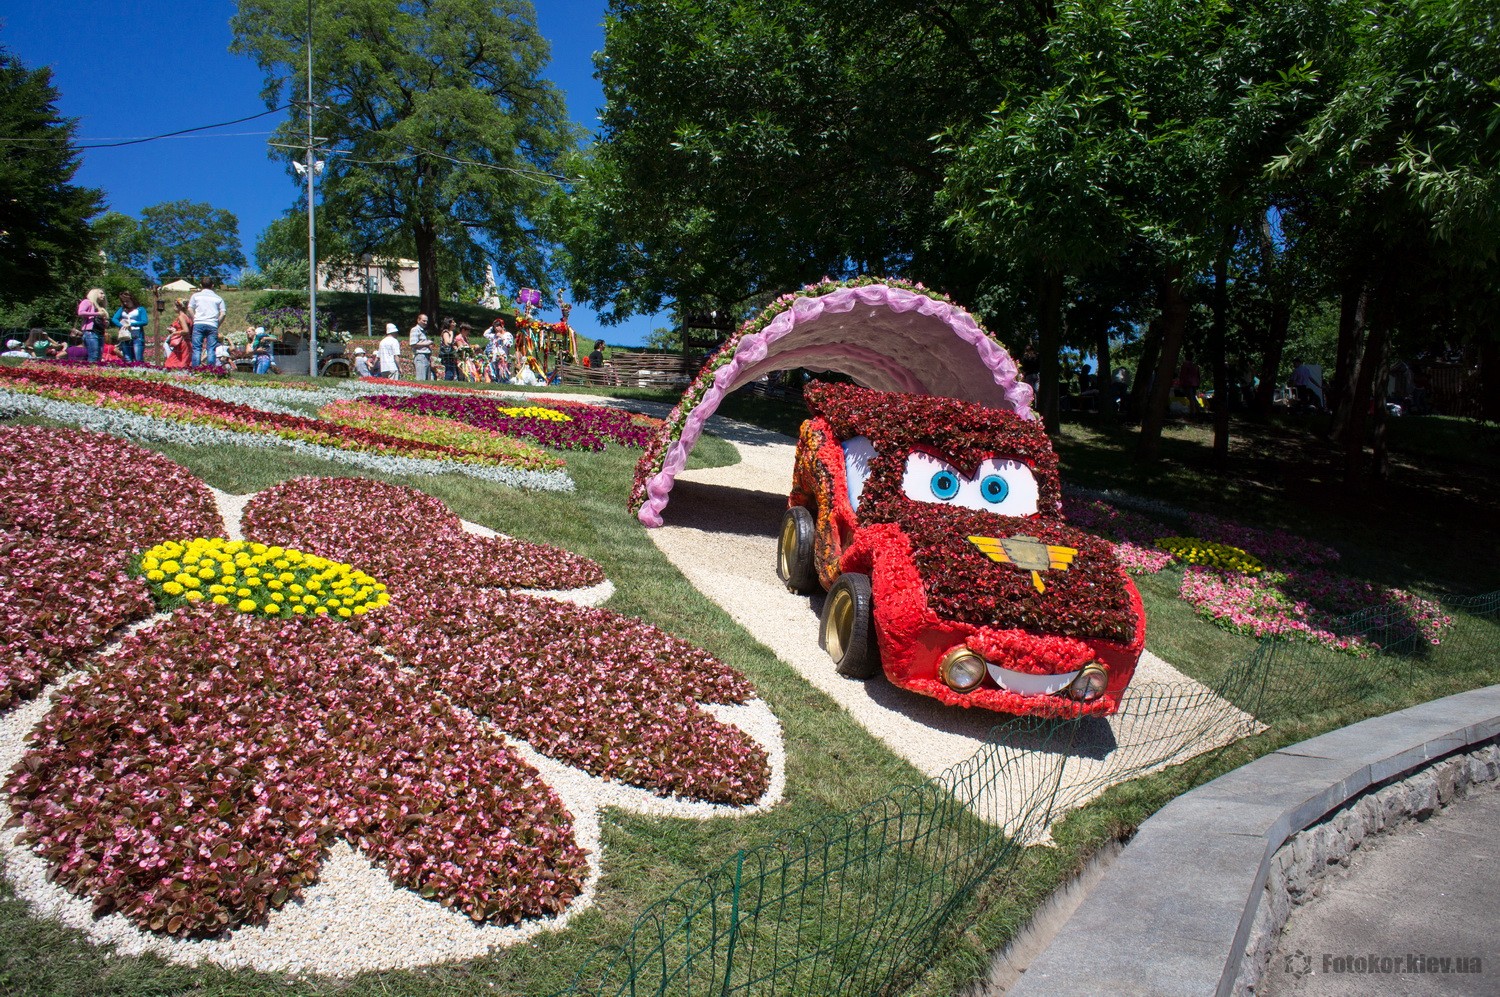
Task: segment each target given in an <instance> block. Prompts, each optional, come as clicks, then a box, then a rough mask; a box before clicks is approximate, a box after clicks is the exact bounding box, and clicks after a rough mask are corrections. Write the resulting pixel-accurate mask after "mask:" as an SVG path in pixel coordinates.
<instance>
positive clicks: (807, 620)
mask: <svg viewBox="0 0 1500 997" xmlns="http://www.w3.org/2000/svg"><path fill="white" fill-rule="evenodd" d="M708 429H709V431H710V432H712V433H714V435H716V436H720V437H723V438H724V439H727V440H729V441H730V442H732V443H733V444H734V445H735V447H736V449H738V451H739V453H740V457H741V460H740V463H738V464H734V465H731V466H729V467H717V468H710V469H706V470H695V471H685V472H683V473H682V474H680V475H678V477H677V483H676V486H675V487H674V488H673V491H672V501H671V502H670V503H669V504H668V505H667V507H666V510H665V512H664V515H665V518H666V525H664V526H661V527H659V528H657V529H654V530H648V531H647V533H648V535H649V536H650V537H651V539H652V540H653V541H654V542H655V543H656V545H657V546H658V547H659V548H661V550H662V552H663V553H664V554H666V556H667V558H668V559H669V560H670V561H671V562H672V563H673V564H674V565H676V567H677V568H678V570H680V571H681V572H682V573H683V574H684V575H686V576H687V578H688V580H689V581H690V582H691V583H692V584H693V585H694V586H696V587H697V588H698V589H699V590H700V591H701V592H703V594H704V595H706V596H708V598H710V599H712V600H713V601H714V602H716V603H717V604H718V605H719V606H721V607H723V609H724V610H725V612H727V613H728V614H729V615H730V616H731V617H733V618H734V620H735V622H737V623H739V624H740V625H741V626H743V627H744V628H745V629H746V630H748V631H749V632H750V634H751V635H752V636H753V637H754V638H755V639H756V640H758V641H760V642H761V643H762V644H764V645H765V646H766V647H768V648H770V649H771V650H772V651H773V652H774V653H775V654H776V656H777V657H778V658H780V659H781V660H782V661H784V662H786V663H787V664H788V665H790V666H791V667H792V668H794V669H795V670H796V671H797V672H798V674H800V675H802V676H803V677H804V678H806V679H807V680H808V681H809V682H811V683H812V684H813V685H814V686H816V687H817V688H818V689H819V690H821V691H823V692H825V693H827V694H828V695H829V696H830V697H832V698H833V699H834V700H836V701H837V702H838V703H839V704H840V705H842V706H843V707H844V708H845V709H846V710H848V711H849V713H850V714H851V715H852V716H853V717H854V719H855V720H857V721H859V723H861V724H862V725H863V726H864V727H865V728H866V729H868V730H869V731H870V733H872V734H874V735H875V736H876V737H878V738H880V739H881V740H882V741H884V742H885V743H886V744H887V745H888V746H889V747H890V748H891V750H892V751H894V752H896V754H898V755H900V756H901V757H902V758H905V759H906V760H907V761H909V762H911V764H912V765H914V766H915V767H916V768H917V769H919V770H920V771H921V772H923V773H924V774H926V775H929V776H936V775H938V774H939V773H941V772H943V771H944V770H945V769H948V768H949V767H950V766H953V765H956V764H958V763H960V762H963V761H965V760H967V759H970V758H971V757H973V756H974V754H975V753H976V752H977V751H978V750H979V749H980V748H981V747H983V746H984V744H985V743H986V741H987V737H988V735H989V733H990V731H991V729H992V728H993V727H994V726H995V725H996V724H998V723H1001V722H1003V721H1005V720H1006V717H1005V716H1003V715H1000V714H996V713H991V712H989V711H987V710H979V709H975V710H965V709H956V708H952V707H947V706H944V705H942V704H941V703H939V702H937V701H936V700H934V699H930V698H928V697H926V696H921V695H918V694H916V693H912V692H907V691H906V690H903V689H898V688H896V687H895V686H893V685H891V684H890V683H889V682H886V681H885V680H883V679H881V678H876V679H873V680H871V681H868V682H861V681H857V680H853V679H846V678H844V677H843V676H841V675H839V674H838V673H837V672H835V671H834V670H833V664H832V662H830V661H829V660H828V656H827V654H826V653H824V651H822V650H821V649H820V648H819V647H818V615H819V612H820V611H821V609H822V604H823V598H822V596H821V595H815V596H805V595H796V594H794V593H791V592H788V591H787V590H786V587H785V586H784V585H783V584H782V583H781V581H780V579H778V578H777V577H776V540H777V532H778V530H779V528H780V525H781V516H782V513H783V512H784V511H785V509H786V495H787V490H788V488H789V487H790V484H791V478H792V462H793V455H794V453H795V443H794V441H793V440H791V439H790V438H789V437H786V436H782V435H780V434H776V433H769V432H767V431H765V430H762V429H758V428H755V427H752V426H746V425H743V424H740V423H735V422H731V421H729V420H725V419H720V418H715V419H713V420H711V421H710V423H709V426H708ZM1129 695H1130V699H1131V700H1133V701H1135V702H1137V703H1142V702H1145V703H1150V702H1157V701H1161V700H1163V699H1167V698H1170V700H1171V701H1172V702H1173V708H1172V709H1171V710H1160V709H1158V710H1150V709H1142V710H1129V709H1126V710H1124V711H1122V713H1121V714H1117V715H1116V716H1114V717H1110V718H1109V719H1108V720H1107V721H1101V722H1100V723H1099V724H1098V725H1097V726H1096V727H1094V728H1092V729H1091V730H1090V734H1091V735H1092V736H1091V737H1090V738H1089V739H1088V743H1084V744H1076V745H1074V750H1073V754H1072V755H1071V756H1069V757H1068V758H1067V759H1066V766H1065V769H1064V772H1063V775H1062V784H1061V785H1062V788H1063V789H1064V790H1065V791H1066V792H1065V793H1064V795H1067V796H1068V797H1069V802H1070V803H1071V804H1072V805H1073V806H1077V805H1080V804H1082V803H1083V802H1086V801H1087V800H1088V799H1092V798H1093V797H1094V796H1097V795H1098V794H1099V793H1102V792H1103V791H1104V790H1105V789H1107V788H1108V787H1109V786H1110V785H1113V784H1114V783H1116V782H1120V781H1123V780H1124V779H1125V778H1129V777H1133V776H1135V775H1138V774H1140V773H1141V772H1142V771H1143V769H1142V768H1141V767H1140V766H1139V761H1138V756H1140V755H1141V754H1142V752H1138V751H1124V752H1120V751H1117V750H1116V748H1117V747H1118V746H1119V745H1132V746H1136V745H1139V746H1142V747H1145V746H1148V745H1149V754H1150V755H1151V756H1152V758H1160V759H1162V760H1161V761H1159V762H1157V763H1156V764H1153V765H1151V766H1150V767H1151V768H1158V767H1163V766H1165V765H1166V764H1168V763H1169V762H1178V761H1182V760H1183V759H1184V758H1187V757H1191V756H1192V755H1194V754H1198V753H1200V752H1203V751H1206V750H1208V749H1209V748H1212V747H1216V746H1218V745H1220V744H1223V743H1225V742H1226V741H1228V740H1232V739H1233V738H1234V737H1235V736H1239V735H1241V734H1243V733H1244V731H1245V729H1247V728H1249V727H1252V726H1253V725H1254V721H1253V719H1252V718H1250V717H1248V716H1247V715H1245V714H1243V713H1240V712H1239V711H1238V710H1236V709H1235V708H1234V707H1232V706H1230V705H1229V704H1228V703H1227V702H1225V701H1224V700H1222V699H1220V698H1218V697H1216V696H1214V695H1213V694H1212V693H1211V692H1210V691H1209V690H1208V689H1207V688H1206V687H1205V686H1203V685H1201V684H1200V683H1198V682H1196V681H1194V680H1193V679H1191V678H1189V677H1187V676H1186V675H1184V674H1183V673H1182V672H1180V671H1178V670H1177V669H1175V668H1173V667H1172V666H1171V665H1170V664H1168V663H1167V662H1165V661H1163V660H1162V659H1161V658H1159V657H1157V656H1156V655H1154V654H1152V653H1150V652H1149V651H1148V652H1146V653H1145V654H1144V655H1142V657H1141V662H1140V665H1139V667H1138V668H1137V670H1136V674H1135V678H1134V680H1133V681H1132V683H1131V691H1130V693H1129ZM1205 732H1207V733H1206V736H1205ZM1007 747H1008V748H1009V749H1011V750H1008V751H1007V755H1009V756H1010V759H1009V760H1010V762H1011V763H1014V764H1021V765H1029V766H1032V767H1033V768H1034V769H1035V771H1036V775H1037V776H1038V777H1040V776H1041V775H1042V774H1043V772H1044V771H1045V770H1047V769H1050V768H1052V767H1053V766H1054V765H1055V762H1056V760H1057V756H1056V754H1055V750H1054V751H1048V750H1046V748H1045V746H1044V745H1042V744H1039V743H1033V744H1025V743H1021V742H1016V741H1012V742H1011V743H1010V744H1009V745H1008V746H1007ZM1125 756H1128V757H1125ZM1117 773H1118V774H1117ZM1022 781H1023V782H1026V781H1028V780H1022ZM1032 784H1034V783H1032ZM1011 785H1012V786H1013V785H1014V783H1012V784H1011ZM1001 791H1005V787H1001ZM1012 791H1013V790H1012ZM1020 802H1021V801H1020V800H1019V799H1012V798H1001V797H991V796H988V795H984V794H981V795H980V796H978V797H977V798H975V799H973V800H972V801H970V805H971V806H972V807H973V809H974V810H975V812H976V813H978V814H980V815H981V816H983V817H984V818H985V819H987V820H991V821H993V822H995V823H999V824H1002V825H1007V824H1010V823H1012V821H1014V820H1015V819H1016V818H1017V817H1018V816H1019V814H1018V813H1017V812H1016V807H1017V805H1018V804H1019V803H1020Z"/></svg>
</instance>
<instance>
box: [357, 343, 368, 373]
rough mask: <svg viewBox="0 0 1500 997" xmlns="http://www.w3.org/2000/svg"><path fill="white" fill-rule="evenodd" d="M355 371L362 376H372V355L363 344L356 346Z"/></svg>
mask: <svg viewBox="0 0 1500 997" xmlns="http://www.w3.org/2000/svg"><path fill="white" fill-rule="evenodd" d="M354 373H356V374H358V375H359V376H360V377H369V376H370V355H369V354H368V353H366V352H365V348H364V347H363V346H356V347H355V348H354Z"/></svg>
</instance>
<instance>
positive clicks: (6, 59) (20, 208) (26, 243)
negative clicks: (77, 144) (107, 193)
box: [0, 49, 104, 305]
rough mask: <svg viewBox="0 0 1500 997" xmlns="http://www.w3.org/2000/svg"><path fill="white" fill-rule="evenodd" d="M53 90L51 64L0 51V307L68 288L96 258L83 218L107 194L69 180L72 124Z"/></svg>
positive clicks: (73, 161)
mask: <svg viewBox="0 0 1500 997" xmlns="http://www.w3.org/2000/svg"><path fill="white" fill-rule="evenodd" d="M57 96H58V95H57V89H56V88H55V87H54V86H53V85H52V71H51V70H50V69H46V68H42V69H27V68H26V67H25V66H24V65H22V63H21V62H20V60H18V59H16V58H15V57H14V56H12V55H11V54H9V53H8V52H5V51H4V50H3V49H0V192H3V193H0V305H25V304H27V303H30V302H33V301H36V300H38V299H41V298H44V297H47V296H49V295H56V294H66V293H70V287H69V285H70V284H71V283H72V282H73V281H74V280H75V276H76V275H77V274H79V273H81V272H84V271H87V270H88V269H89V268H90V267H92V266H93V265H94V263H95V262H96V260H97V257H96V256H95V253H96V247H97V244H98V240H97V236H96V234H95V232H94V230H93V229H92V228H91V227H90V226H89V224H88V219H89V218H90V217H91V216H93V215H95V214H97V213H98V212H99V209H100V208H101V207H103V200H104V198H103V195H102V194H101V193H100V192H99V191H97V190H94V189H92V188H89V187H80V186H78V185H77V184H75V183H73V178H74V176H75V175H76V174H77V173H78V167H79V159H78V150H77V149H75V148H74V140H73V136H74V129H75V127H76V122H75V121H73V120H72V119H69V118H64V117H62V116H60V115H59V114H58V113H57V106H56V105H57ZM71 291H76V288H72V289H71Z"/></svg>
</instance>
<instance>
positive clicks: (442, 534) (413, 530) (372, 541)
mask: <svg viewBox="0 0 1500 997" xmlns="http://www.w3.org/2000/svg"><path fill="white" fill-rule="evenodd" d="M332 523H337V524H342V525H344V526H346V527H347V528H343V529H337V530H334V529H329V524H332ZM242 527H243V529H244V532H245V536H246V537H248V538H250V539H252V540H260V541H263V542H265V543H279V544H282V545H284V546H287V547H295V548H296V549H297V550H300V551H303V552H304V553H309V554H318V555H321V556H323V557H328V558H333V559H335V560H340V561H348V562H350V563H352V564H354V565H355V566H356V567H359V568H361V569H362V570H364V571H368V572H370V573H371V574H374V575H377V576H379V577H380V579H381V581H383V582H385V583H386V584H387V585H389V586H391V588H392V590H393V591H394V590H396V589H397V588H401V589H412V590H420V589H424V588H428V587H431V586H433V585H447V584H457V585H468V586H474V587H477V588H525V589H548V590H557V589H572V588H582V587H584V586H587V585H597V584H598V583H600V582H602V581H604V571H603V570H602V569H601V568H600V567H599V566H598V565H597V564H595V563H594V562H593V561H590V560H589V559H588V558H586V557H580V556H579V555H577V554H573V553H570V552H568V551H565V550H560V549H558V548H556V547H550V546H547V545H546V544H536V543H531V542H529V541H526V540H516V539H513V538H507V537H480V536H475V535H474V534H472V533H469V532H467V531H465V530H464V528H463V526H462V524H461V523H460V520H459V518H458V517H457V516H455V515H454V514H453V513H452V512H450V511H449V509H448V507H447V506H446V505H444V504H443V503H442V502H441V501H440V500H438V499H435V498H433V497H432V496H431V495H428V494H426V493H425V492H420V491H417V490H416V489H415V488H405V487H402V486H401V485H391V484H386V483H385V482H383V481H373V480H371V479H369V478H294V479H292V480H290V481H283V482H282V483H281V484H279V485H276V486H274V487H272V488H268V489H266V490H265V491H263V492H261V493H260V494H258V495H256V496H255V498H253V499H251V500H250V503H249V504H248V505H247V506H246V507H245V513H244V517H243V519H242Z"/></svg>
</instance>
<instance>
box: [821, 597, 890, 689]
mask: <svg viewBox="0 0 1500 997" xmlns="http://www.w3.org/2000/svg"><path fill="white" fill-rule="evenodd" d="M874 606H875V603H874V599H873V597H872V596H871V593H870V578H869V576H868V575H859V574H853V573H849V574H843V575H839V577H838V581H836V582H834V583H833V588H831V589H829V590H828V598H827V599H826V600H824V602H823V617H822V619H821V621H820V624H819V628H818V644H819V645H820V646H821V647H822V648H823V650H825V651H827V652H828V656H829V657H830V658H832V659H833V667H834V669H835V670H836V671H837V672H838V673H839V674H840V675H844V676H847V677H848V678H852V679H867V678H873V677H874V676H875V675H876V674H877V673H879V671H880V649H879V647H878V646H877V645H876V642H875V614H874Z"/></svg>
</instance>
